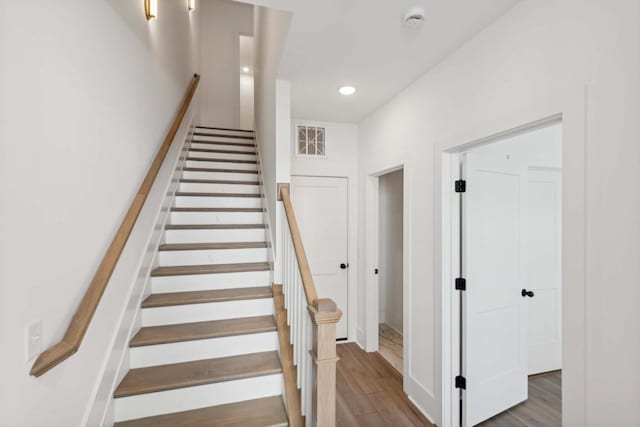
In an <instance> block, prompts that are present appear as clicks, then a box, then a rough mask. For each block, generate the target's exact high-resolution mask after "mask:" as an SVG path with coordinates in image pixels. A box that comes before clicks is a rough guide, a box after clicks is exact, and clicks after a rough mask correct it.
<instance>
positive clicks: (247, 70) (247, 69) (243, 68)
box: [242, 67, 251, 73]
mask: <svg viewBox="0 0 640 427" xmlns="http://www.w3.org/2000/svg"><path fill="white" fill-rule="evenodd" d="M249 71H251V69H250V68H249V67H242V72H243V73H248V72H249Z"/></svg>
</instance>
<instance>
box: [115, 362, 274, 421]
mask: <svg viewBox="0 0 640 427" xmlns="http://www.w3.org/2000/svg"><path fill="white" fill-rule="evenodd" d="M282 390H283V381H282V374H275V375H265V376H262V377H254V378H246V379H242V380H236V381H225V382H220V383H215V384H207V385H201V386H195V387H185V388H180V389H175V390H167V391H161V392H157V393H147V394H140V395H136V396H128V397H121V398H118V399H115V420H116V422H118V421H124V420H131V419H136V418H143V417H150V416H154V415H161V414H168V413H172V412H181V411H188V410H191V409H199V408H204V407H207V406H216V405H224V404H227V403H234V402H241V401H245V400H251V399H260V398H263V397H270V396H279V395H281V394H282Z"/></svg>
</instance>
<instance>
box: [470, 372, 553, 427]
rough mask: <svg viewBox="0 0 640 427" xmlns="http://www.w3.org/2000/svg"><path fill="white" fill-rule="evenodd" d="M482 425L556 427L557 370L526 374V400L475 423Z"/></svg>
mask: <svg viewBox="0 0 640 427" xmlns="http://www.w3.org/2000/svg"><path fill="white" fill-rule="evenodd" d="M479 425H480V426H482V427H534V426H535V427H538V426H544V427H560V426H561V425H562V375H561V371H554V372H549V373H546V374H540V375H533V376H531V377H529V399H528V400H527V401H526V402H523V403H521V404H519V405H517V406H514V407H513V408H511V409H509V410H507V411H505V412H503V413H501V414H498V415H496V416H495V417H493V418H490V419H488V420H487V421H485V422H483V423H481V424H479Z"/></svg>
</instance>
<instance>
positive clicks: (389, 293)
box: [378, 169, 404, 332]
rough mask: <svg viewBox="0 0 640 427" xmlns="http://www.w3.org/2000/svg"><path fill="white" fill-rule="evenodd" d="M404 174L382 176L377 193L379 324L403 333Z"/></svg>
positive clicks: (399, 172) (401, 172)
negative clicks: (378, 193)
mask: <svg viewBox="0 0 640 427" xmlns="http://www.w3.org/2000/svg"><path fill="white" fill-rule="evenodd" d="M403 176H404V173H403V171H402V169H401V170H397V171H395V172H391V173H388V174H385V175H382V176H381V177H380V178H379V179H380V180H379V187H378V189H379V190H378V191H379V192H380V195H379V199H378V200H379V205H380V213H379V214H378V223H379V226H380V243H379V246H378V249H379V251H380V254H379V260H380V261H379V264H380V281H379V286H380V291H379V294H378V295H379V296H378V301H379V306H380V307H379V317H378V322H379V323H386V324H387V325H389V326H391V327H392V328H394V329H396V330H397V331H399V332H402V314H403V311H402V300H403V299H402V277H403V274H402V257H403V252H402V249H403V248H402V247H403V244H402V234H403V228H402V224H403V218H402V217H403V209H402V207H403V191H404V182H403V181H404V180H403Z"/></svg>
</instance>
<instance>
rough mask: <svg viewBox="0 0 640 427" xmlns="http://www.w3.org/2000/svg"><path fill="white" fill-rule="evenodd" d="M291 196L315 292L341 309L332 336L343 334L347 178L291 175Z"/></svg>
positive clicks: (346, 309) (345, 318)
mask: <svg viewBox="0 0 640 427" xmlns="http://www.w3.org/2000/svg"><path fill="white" fill-rule="evenodd" d="M291 200H292V204H293V208H294V210H295V212H296V219H297V220H298V224H299V226H300V233H301V234H302V241H303V243H304V247H305V250H306V252H307V258H309V266H310V268H311V274H312V275H313V280H314V282H315V284H316V290H317V292H318V296H319V297H320V298H331V299H333V300H334V301H335V302H336V304H337V305H338V307H339V308H340V310H342V318H341V319H340V321H339V322H338V325H337V329H336V337H337V338H347V334H348V331H347V324H348V317H349V313H348V286H347V284H348V266H349V259H348V257H347V179H346V178H325V177H306V176H294V177H292V179H291Z"/></svg>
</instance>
